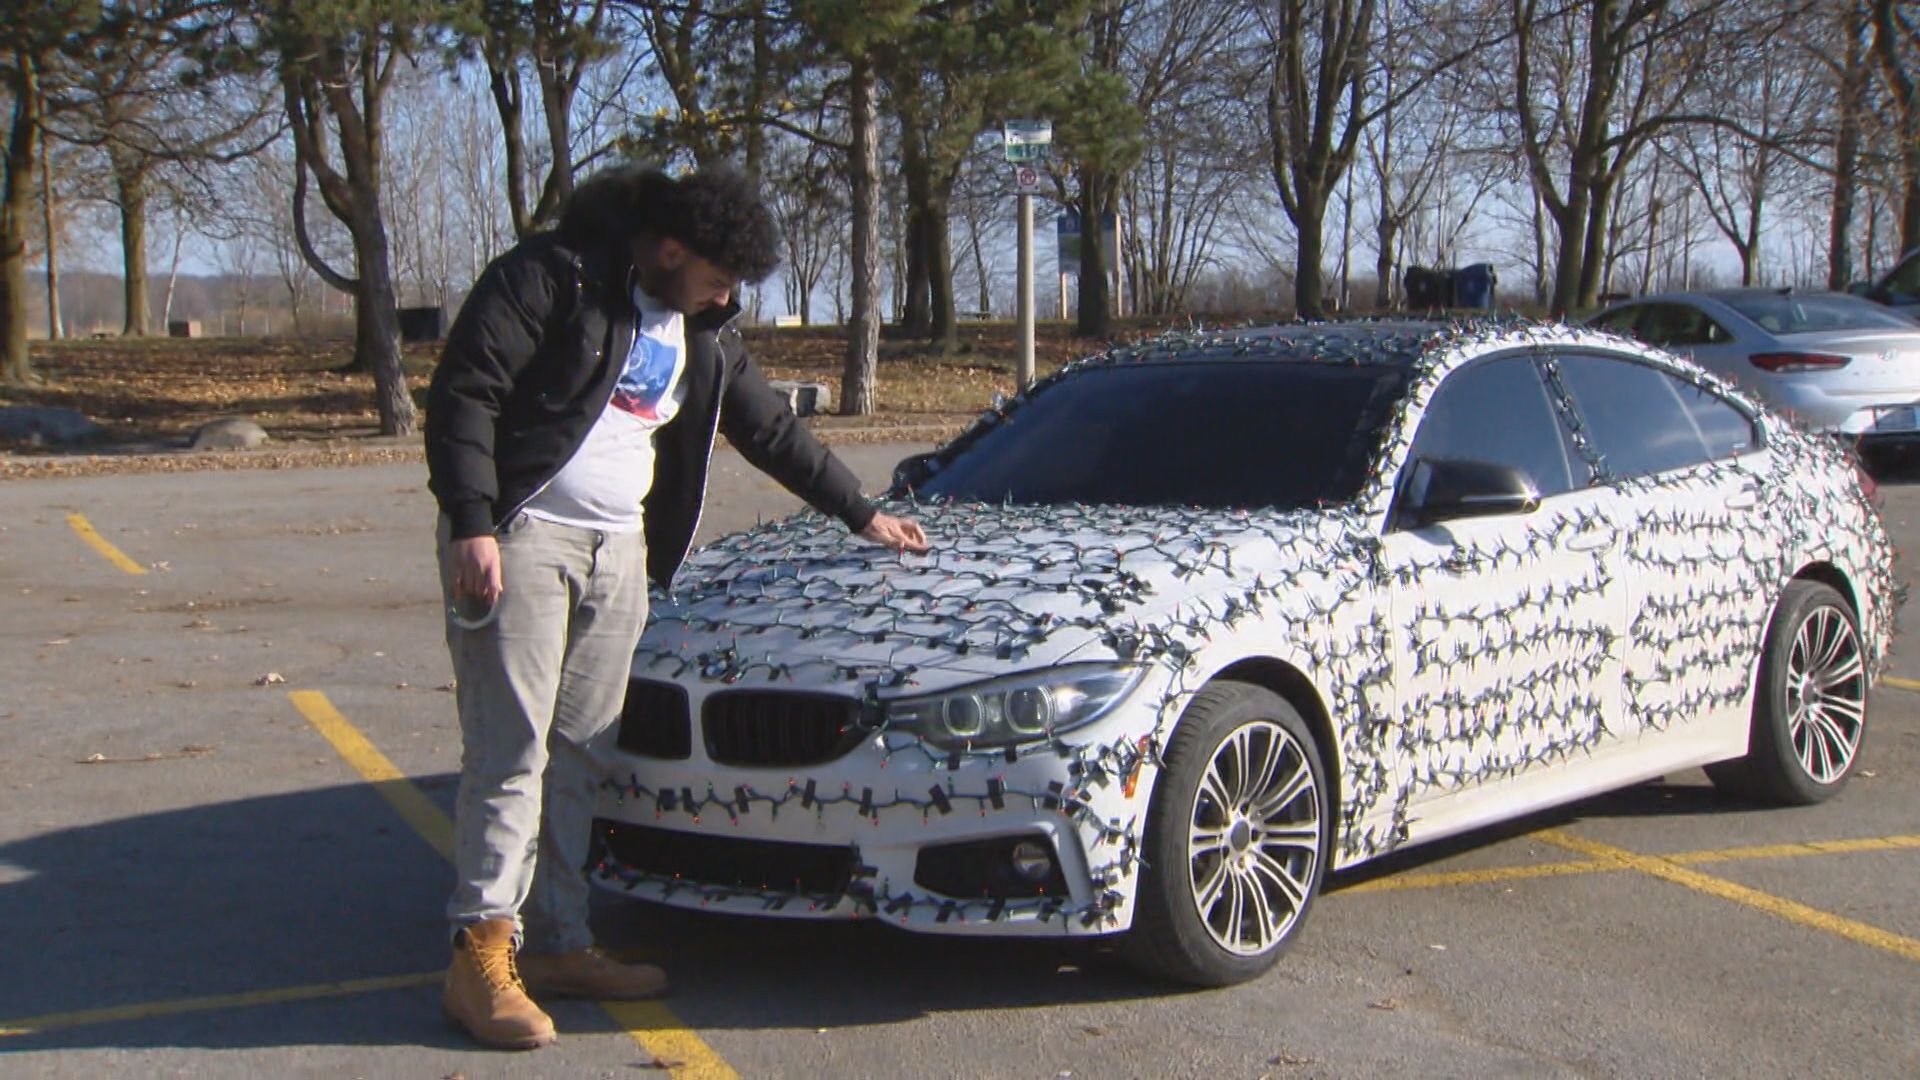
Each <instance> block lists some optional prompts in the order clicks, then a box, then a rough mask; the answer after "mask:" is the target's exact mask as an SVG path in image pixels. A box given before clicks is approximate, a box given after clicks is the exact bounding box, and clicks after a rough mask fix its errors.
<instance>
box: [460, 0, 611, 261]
mask: <svg viewBox="0 0 1920 1080" xmlns="http://www.w3.org/2000/svg"><path fill="white" fill-rule="evenodd" d="M607 4H608V0H484V3H483V4H482V15H483V18H484V20H485V25H486V34H485V42H484V53H485V57H486V63H487V76H488V85H489V87H490V88H491V90H492V93H493V103H494V108H495V109H496V110H497V111H498V112H499V114H500V130H501V135H502V138H503V140H504V147H505V150H506V174H507V206H508V209H509V212H510V213H511V214H512V219H513V231H514V233H515V235H517V236H526V235H527V234H529V233H531V232H534V231H537V230H539V229H541V228H544V227H546V226H547V225H550V224H552V223H553V222H554V221H555V220H557V219H558V216H559V212H560V206H561V204H562V203H564V202H565V201H566V199H567V196H568V195H570V194H572V192H573V177H574V170H575V168H576V163H575V161H574V149H573V113H574V98H575V97H576V95H578V93H579V91H580V81H581V79H582V77H583V76H584V75H585V74H586V71H587V69H588V68H589V67H590V66H592V65H593V64H595V63H596V62H598V61H599V60H600V59H601V58H603V57H604V56H606V55H608V53H609V52H611V50H612V47H613V46H612V42H611V41H610V40H609V36H608V32H607ZM523 64H525V65H529V66H531V67H532V69H533V78H534V82H535V84H536V85H537V86H538V87H539V91H540V112H541V118H542V120H543V122H544V123H543V126H544V128H545V131H546V137H547V145H546V154H545V155H544V167H545V170H544V171H545V175H544V176H543V177H541V176H536V175H535V173H534V170H533V168H532V167H531V166H532V162H531V161H529V159H528V156H527V149H526V135H525V133H524V131H523V128H524V119H523V118H524V114H525V112H526V102H525V97H526V84H525V80H524V78H523V74H522V70H521V67H522V65H523ZM529 180H533V181H534V183H535V186H536V187H537V188H538V191H539V194H538V196H537V197H535V198H533V199H531V200H529V198H528V192H527V184H528V181H529Z"/></svg>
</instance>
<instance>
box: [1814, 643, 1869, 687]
mask: <svg viewBox="0 0 1920 1080" xmlns="http://www.w3.org/2000/svg"><path fill="white" fill-rule="evenodd" d="M1864 670H1865V665H1863V664H1861V663H1860V654H1859V653H1857V652H1856V653H1853V654H1852V655H1851V656H1848V657H1847V658H1846V659H1845V660H1843V661H1841V662H1840V663H1838V664H1836V665H1834V666H1832V667H1829V668H1823V669H1821V671H1820V672H1819V673H1818V674H1816V675H1815V676H1814V680H1813V685H1815V686H1817V687H1819V688H1820V689H1821V690H1822V691H1830V690H1833V689H1834V688H1835V687H1838V686H1844V685H1845V684H1847V683H1850V682H1852V681H1854V680H1855V679H1858V678H1859V677H1860V673H1861V672H1862V671H1864Z"/></svg>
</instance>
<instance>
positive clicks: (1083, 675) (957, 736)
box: [883, 664, 1146, 750]
mask: <svg viewBox="0 0 1920 1080" xmlns="http://www.w3.org/2000/svg"><path fill="white" fill-rule="evenodd" d="M1145 671H1146V669H1145V668H1142V667H1138V666H1133V665H1117V664H1068V665H1065V666H1062V667H1057V668H1046V669H1044V670H1041V671H1029V672H1026V673H1023V674H1020V675H1010V676H1008V677H1006V678H1002V679H994V680H992V681H991V682H983V683H975V684H973V685H971V686H960V687H955V688H954V689H952V690H948V691H945V692H944V693H940V694H931V695H928V696H926V697H913V698H895V699H894V700H892V701H887V702H884V703H883V705H884V709H885V717H886V725H887V727H888V728H890V729H893V730H896V731H906V732H911V733H912V734H915V735H918V736H920V737H921V738H923V739H926V740H927V741H928V742H930V743H932V744H934V745H935V746H938V747H940V748H941V749H943V750H949V749H962V748H965V747H969V746H1008V745H1012V744H1016V743H1025V742H1038V741H1041V740H1043V739H1049V738H1052V737H1053V736H1055V735H1059V734H1061V733H1062V732H1067V731H1071V730H1073V729H1074V728H1077V727H1082V726H1085V725H1087V724H1090V723H1092V722H1093V721H1095V720H1098V719H1099V718H1100V717H1101V716H1104V715H1105V714H1106V713H1107V711H1108V710H1109V709H1111V708H1113V706H1115V705H1116V704H1118V703H1119V702H1120V701H1121V699H1123V698H1125V697H1126V696H1127V694H1128V693H1129V692H1131V691H1132V690H1133V688H1134V687H1135V686H1137V685H1138V684H1139V682H1140V677H1141V676H1142V675H1143V674H1144V673H1145Z"/></svg>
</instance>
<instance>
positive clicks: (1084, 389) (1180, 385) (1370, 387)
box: [916, 360, 1406, 508]
mask: <svg viewBox="0 0 1920 1080" xmlns="http://www.w3.org/2000/svg"><path fill="white" fill-rule="evenodd" d="M1405 387H1406V369H1405V368H1401V367H1392V366H1384V365H1383V366H1354V365H1342V366H1337V367H1336V366H1334V365H1332V364H1323V363H1288V362H1271V363H1268V362H1262V361H1217V362H1216V361H1204V360H1195V361H1186V362H1175V363H1166V364H1129V365H1118V366H1113V367H1096V368H1089V369H1087V370H1085V371H1083V372H1080V373H1078V374H1076V375H1073V376H1070V377H1069V378H1067V379H1065V380H1063V381H1061V382H1059V383H1056V384H1054V385H1053V386H1050V387H1048V388H1047V389H1046V390H1044V391H1042V392H1040V393H1037V394H1035V395H1034V396H1033V398H1032V400H1030V401H1029V402H1027V404H1025V405H1023V406H1022V407H1020V408H1018V409H1015V410H1014V411H1012V412H1011V413H1009V414H1008V416H1007V419H1006V420H1004V421H1002V422H1001V423H1000V424H999V425H997V426H995V427H992V428H989V429H987V430H986V431H985V432H984V433H983V434H981V435H980V436H978V437H977V438H974V439H972V440H970V441H964V442H963V443H961V444H956V445H955V446H954V447H952V448H950V450H949V451H948V452H947V454H946V455H945V456H946V458H947V460H945V461H944V462H943V463H942V464H941V465H940V467H939V468H938V470H937V471H936V472H935V473H934V475H933V476H932V478H930V479H928V480H927V481H925V482H924V483H922V484H920V485H919V486H918V488H917V489H916V490H917V492H918V493H919V494H920V495H921V496H923V497H933V498H944V499H955V500H964V501H980V502H990V503H999V502H1012V503H1026V504H1050V503H1070V502H1078V503H1109V504H1119V505H1127V506H1157V505H1182V506H1205V507H1216V508H1230V507H1280V508H1297V507H1307V506H1314V505H1317V504H1320V503H1328V502H1345V501H1348V500H1350V499H1353V498H1355V497H1356V496H1358V495H1359V494H1360V489H1361V486H1362V484H1363V483H1364V482H1365V480H1366V477H1367V475H1368V472H1369V470H1370V468H1371V465H1372V459H1373V457H1374V454H1375V453H1376V452H1377V451H1378V449H1379V447H1380V442H1381V431H1382V427H1383V425H1384V424H1385V422H1386V420H1387V418H1388V417H1389V416H1390V415H1391V414H1392V412H1393V410H1394V408H1395V407H1396V405H1397V403H1398V401H1399V399H1400V397H1401V396H1402V394H1403V393H1404V392H1405Z"/></svg>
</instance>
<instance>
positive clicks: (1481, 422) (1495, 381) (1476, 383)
mask: <svg viewBox="0 0 1920 1080" xmlns="http://www.w3.org/2000/svg"><path fill="white" fill-rule="evenodd" d="M1422 458H1425V459H1429V460H1432V459H1439V458H1453V459H1458V460H1465V461H1486V462H1492V463H1494V464H1497V465H1510V466H1513V467H1515V468H1518V469H1521V470H1522V471H1524V472H1525V473H1526V474H1527V476H1528V477H1529V478H1531V479H1532V480H1533V483H1534V487H1535V488H1537V489H1538V490H1539V492H1540V494H1541V496H1542V497H1545V496H1548V495H1558V494H1560V493H1561V492H1563V491H1568V490H1571V489H1572V488H1573V487H1575V486H1576V485H1575V484H1574V482H1573V462H1574V461H1575V459H1574V456H1573V453H1572V447H1571V446H1570V445H1569V444H1568V441H1567V436H1566V432H1565V429H1564V428H1563V427H1562V426H1561V424H1560V421H1559V418H1558V417H1557V416H1556V414H1555V413H1554V409H1553V404H1552V402H1551V400H1550V399H1549V398H1548V397H1547V388H1546V384H1545V383H1544V382H1542V381H1541V379H1540V372H1539V369H1538V368H1537V367H1536V366H1535V365H1534V362H1533V360H1531V359H1530V358H1528V357H1524V356H1507V357H1499V358H1496V359H1493V360H1483V361H1481V362H1479V363H1476V364H1470V365H1468V366H1466V367H1464V368H1462V369H1460V370H1459V371H1456V372H1454V373H1453V374H1451V375H1449V376H1447V378H1446V381H1445V382H1442V383H1441V384H1440V389H1439V390H1438V391H1437V392H1435V394H1434V396H1433V400H1432V401H1431V402H1430V403H1429V404H1428V406H1427V412H1426V415H1425V416H1423V417H1421V419H1420V431H1419V433H1418V434H1417V435H1416V436H1415V437H1414V440H1413V456H1412V459H1411V460H1416V461H1417V460H1420V459H1422ZM1581 469H1582V474H1581V475H1582V481H1583V483H1582V484H1581V485H1580V486H1584V479H1585V473H1584V466H1582V467H1581Z"/></svg>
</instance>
